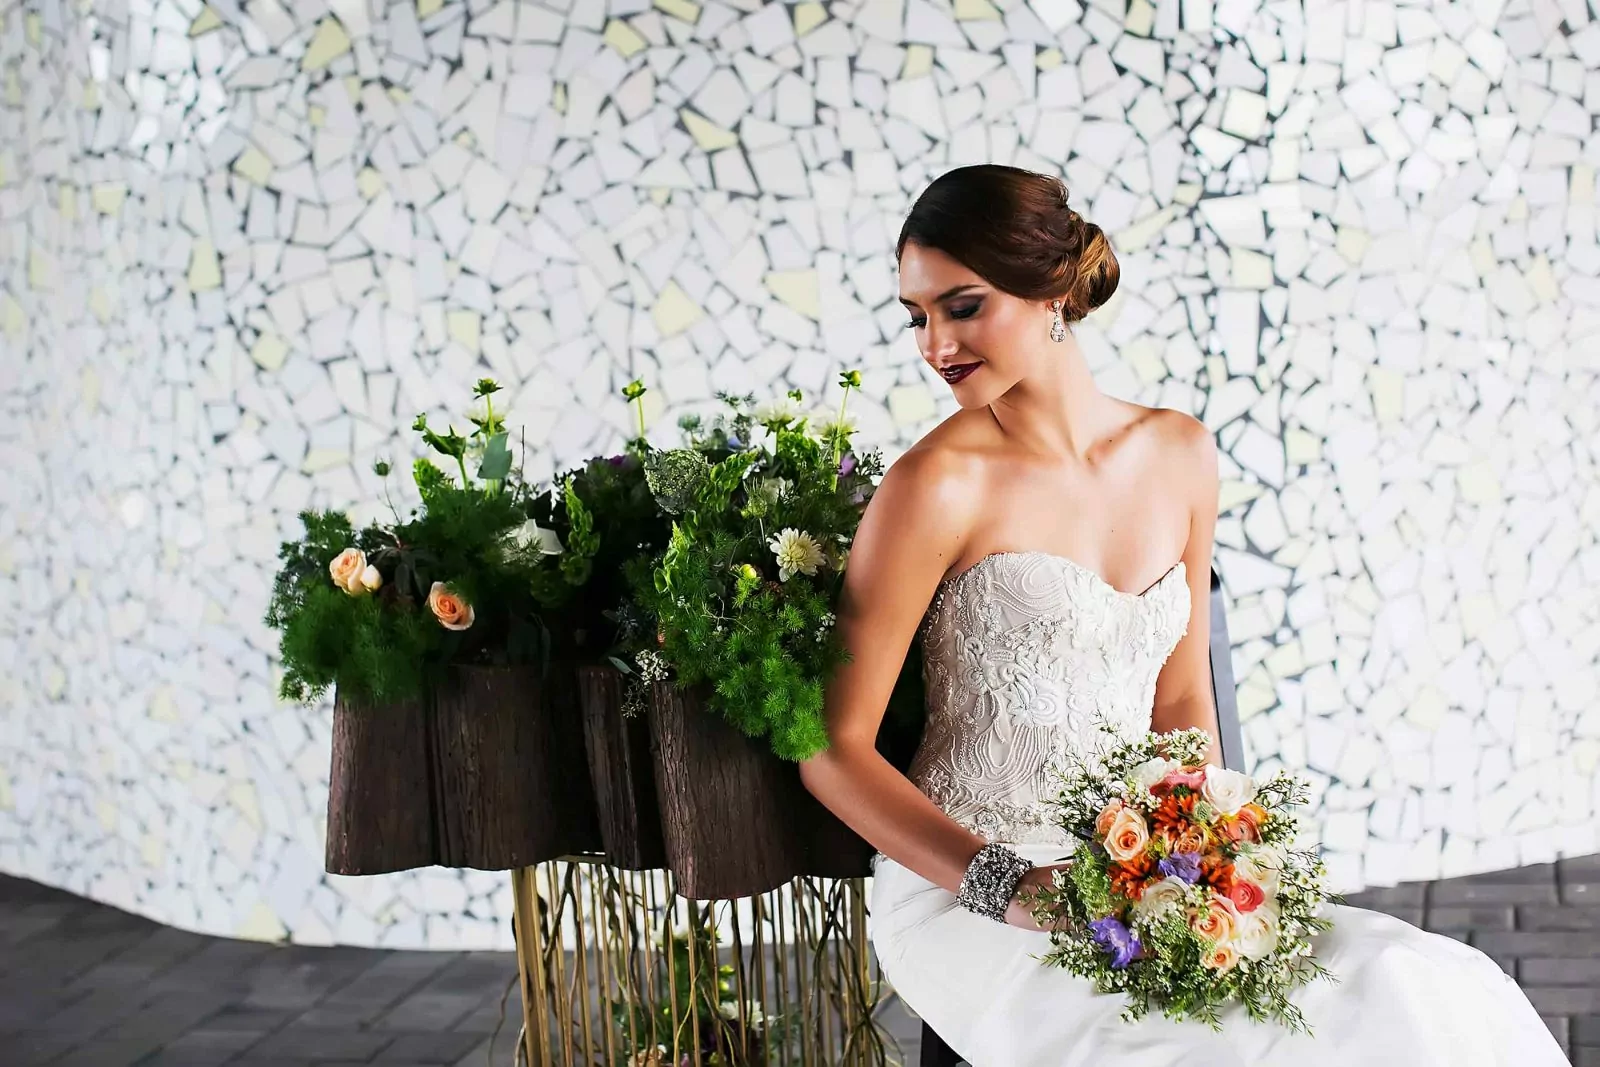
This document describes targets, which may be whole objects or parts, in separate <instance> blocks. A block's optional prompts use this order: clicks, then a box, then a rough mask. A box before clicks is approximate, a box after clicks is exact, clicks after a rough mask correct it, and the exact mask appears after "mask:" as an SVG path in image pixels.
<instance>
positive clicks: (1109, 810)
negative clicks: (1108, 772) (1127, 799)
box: [1094, 798, 1122, 839]
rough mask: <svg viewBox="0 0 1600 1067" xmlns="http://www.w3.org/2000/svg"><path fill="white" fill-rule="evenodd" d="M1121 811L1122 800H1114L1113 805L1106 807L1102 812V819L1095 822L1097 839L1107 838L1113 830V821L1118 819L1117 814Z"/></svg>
mask: <svg viewBox="0 0 1600 1067" xmlns="http://www.w3.org/2000/svg"><path fill="white" fill-rule="evenodd" d="M1121 810H1122V801H1121V800H1120V799H1115V798H1114V799H1113V800H1112V801H1111V803H1109V804H1107V805H1106V806H1105V809H1104V810H1103V811H1101V812H1100V817H1099V818H1097V819H1095V821H1094V832H1095V836H1096V837H1099V838H1102V839H1103V838H1104V837H1105V836H1106V834H1107V833H1108V832H1109V831H1110V830H1111V820H1113V819H1115V818H1116V817H1117V812H1119V811H1121Z"/></svg>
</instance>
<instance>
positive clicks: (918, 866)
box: [800, 449, 985, 893]
mask: <svg viewBox="0 0 1600 1067" xmlns="http://www.w3.org/2000/svg"><path fill="white" fill-rule="evenodd" d="M964 462H966V461H964V460H962V459H960V458H959V457H957V456H953V455H951V454H949V453H943V452H939V451H934V450H917V449H914V450H912V451H911V452H908V453H906V454H905V455H904V456H902V457H901V458H900V459H899V461H898V462H896V463H895V464H894V466H893V467H891V468H890V469H889V471H888V472H887V473H886V474H885V475H884V477H883V482H882V484H880V485H879V487H878V489H877V491H876V493H875V494H874V495H873V498H872V502H871V503H870V504H869V505H868V507H867V512H866V514H865V515H864V516H863V517H862V520H861V528H860V530H859V531H858V532H857V534H856V538H855V543H854V545H853V546H852V547H851V550H850V564H849V567H848V569H847V570H846V571H845V582H844V591H843V594H842V596H841V598H840V605H839V610H838V627H839V636H840V638H841V639H842V640H843V641H844V645H845V648H847V649H848V650H849V652H850V656H851V659H850V661H849V662H848V663H846V664H844V665H843V666H841V667H840V668H839V669H838V670H837V671H836V672H835V674H834V676H833V679H832V680H831V682H830V684H829V686H828V691H827V705H826V715H827V722H828V739H829V746H828V748H827V750H826V751H824V752H822V753H820V754H818V755H817V756H814V757H812V758H811V759H809V760H806V761H804V762H802V763H801V764H800V778H801V781H802V782H804V783H805V786H806V788H807V789H808V790H810V792H811V793H812V795H814V796H815V797H816V798H817V799H818V800H820V801H821V802H822V803H823V805H825V806H826V807H827V808H828V809H829V810H830V811H832V812H833V813H834V814H835V815H837V816H838V817H839V818H840V819H841V820H843V821H844V823H845V824H846V825H848V826H849V827H850V828H851V829H852V830H854V831H855V832H856V833H858V834H860V835H861V836H862V837H863V838H865V839H866V841H867V842H868V843H869V844H871V845H872V846H873V847H874V848H876V849H877V850H878V851H880V852H882V853H883V854H884V855H885V856H888V857H890V858H891V859H894V860H895V861H897V862H899V863H900V864H902V865H903V866H905V867H908V868H910V869H911V870H913V871H915V872H916V873H917V874H920V875H922V877H924V878H926V879H927V880H928V881H930V882H932V883H934V884H935V885H939V886H942V887H944V888H945V889H948V890H949V891H950V892H952V893H954V892H955V891H956V890H957V889H958V888H959V887H960V885H961V877H962V875H963V874H964V873H965V871H966V868H967V864H968V863H970V862H971V860H972V857H973V856H975V855H977V853H978V850H979V849H980V848H982V847H983V845H984V844H985V841H984V839H983V838H982V837H980V836H978V835H977V834H975V833H973V832H972V831H970V830H968V829H966V828H965V827H963V826H962V825H961V824H960V823H958V822H956V821H955V820H954V819H952V818H950V817H949V816H948V815H946V814H945V813H944V812H943V811H942V810H940V809H939V807H938V806H937V805H936V804H934V802H933V801H932V800H930V799H928V797H927V796H926V795H924V794H923V793H922V791H921V790H919V789H918V788H917V787H916V786H915V785H914V784H912V782H911V780H910V779H908V778H907V777H906V776H905V775H904V774H902V773H901V772H900V771H899V770H897V769H896V768H895V767H894V766H893V765H892V764H890V763H889V762H888V761H887V760H886V759H884V758H883V756H882V755H880V754H879V752H878V750H877V747H876V745H877V737H878V726H879V724H880V723H881V722H882V720H883V715H884V711H885V709H886V707H887V706H888V703H889V695H890V693H891V691H892V690H893V689H894V684H895V680H896V678H898V677H899V674H900V667H901V665H902V663H903V662H904V661H905V657H906V653H907V651H908V649H909V648H910V645H911V641H912V639H913V638H914V637H915V636H916V631H917V627H918V626H919V624H920V623H921V621H922V617H923V614H924V613H925V612H926V610H927V607H928V603H929V601H930V600H931V599H932V597H933V594H934V591H935V590H936V589H937V588H938V585H939V582H940V580H941V579H942V578H943V577H944V575H945V573H946V571H948V569H949V568H950V566H951V565H952V564H953V563H954V562H955V561H956V560H957V559H958V558H959V557H960V555H961V551H962V549H963V548H964V546H965V541H966V538H967V533H968V531H969V530H970V529H971V526H972V518H973V516H974V515H975V514H976V512H977V508H978V506H979V502H978V501H976V500H975V499H974V497H975V496H976V494H974V493H973V492H972V484H973V481H972V479H970V478H966V477H962V474H963V471H962V469H961V464H962V463H964Z"/></svg>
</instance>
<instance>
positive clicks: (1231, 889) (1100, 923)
mask: <svg viewBox="0 0 1600 1067" xmlns="http://www.w3.org/2000/svg"><path fill="white" fill-rule="evenodd" d="M1107 729H1108V731H1109V728H1107ZM1209 744H1210V738H1209V736H1208V735H1207V734H1206V732H1205V731H1204V730H1198V729H1196V730H1181V731H1176V732H1173V733H1167V734H1147V735H1145V736H1144V737H1141V738H1139V739H1137V740H1132V741H1128V740H1123V739H1116V740H1115V741H1113V743H1112V744H1110V745H1109V746H1107V751H1106V752H1105V753H1104V754H1092V753H1091V754H1084V755H1079V754H1068V755H1067V756H1066V757H1064V763H1063V764H1062V765H1061V766H1060V767H1059V768H1058V769H1059V770H1060V772H1061V774H1062V778H1063V784H1062V788H1061V790H1060V792H1059V794H1058V795H1057V797H1056V800H1055V803H1056V806H1057V809H1058V812H1059V817H1060V825H1061V826H1062V827H1063V828H1064V829H1066V830H1067V832H1069V833H1071V834H1072V835H1073V836H1075V837H1078V838H1080V839H1081V840H1082V842H1083V843H1082V844H1080V845H1078V847H1077V849H1076V851H1075V852H1074V854H1073V856H1072V860H1071V866H1070V869H1069V870H1067V871H1065V872H1063V871H1057V872H1056V876H1055V883H1054V885H1053V886H1051V887H1046V888H1042V889H1039V890H1036V891H1033V892H1032V893H1030V894H1029V896H1030V898H1031V900H1032V901H1033V902H1034V904H1033V908H1032V910H1033V914H1034V916H1035V917H1036V918H1037V919H1039V921H1040V922H1041V924H1047V925H1052V926H1054V930H1053V932H1052V933H1051V935H1050V941H1051V944H1052V946H1053V950H1052V951H1051V952H1050V954H1049V955H1047V956H1045V957H1042V959H1043V960H1044V962H1045V963H1047V964H1053V965H1056V966H1060V967H1065V968H1066V969H1067V970H1069V971H1071V972H1072V973H1073V974H1076V975H1079V976H1080V977H1084V978H1089V979H1092V980H1093V981H1094V983H1095V986H1096V988H1097V989H1099V990H1100V991H1101V992H1103V993H1112V992H1120V993H1125V994H1126V995H1127V997H1128V1006H1127V1008H1126V1009H1125V1010H1124V1013H1123V1017H1124V1018H1126V1019H1137V1018H1139V1017H1141V1016H1143V1015H1145V1014H1146V1013H1147V1012H1148V1011H1149V1010H1150V1008H1151V1006H1152V1005H1157V1006H1159V1007H1160V1008H1161V1009H1162V1012H1163V1014H1165V1015H1166V1016H1167V1017H1169V1018H1172V1019H1183V1018H1186V1017H1194V1018H1198V1019H1200V1020H1202V1021H1204V1022H1206V1023H1208V1024H1209V1025H1211V1026H1212V1027H1213V1028H1215V1029H1220V1028H1221V1016H1220V1009H1221V1008H1222V1007H1223V1006H1225V1005H1227V1004H1229V1003H1238V1004H1241V1005H1243V1007H1244V1009H1245V1011H1246V1012H1247V1013H1248V1014H1249V1016H1250V1017H1251V1018H1253V1019H1256V1020H1276V1021H1278V1022H1280V1023H1282V1024H1284V1025H1285V1026H1287V1027H1288V1028H1289V1029H1290V1030H1298V1031H1303V1032H1307V1033H1309V1027H1308V1026H1307V1025H1306V1023H1305V1019H1304V1016H1303V1015H1302V1014H1301V1012H1300V1009H1299V1008H1298V1007H1297V1006H1296V1005H1295V1004H1293V1003H1292V1002H1291V1001H1290V1000H1289V994H1290V992H1291V991H1292V990H1294V989H1295V988H1296V987H1298V986H1300V985H1302V984H1304V983H1306V982H1308V981H1310V980H1312V979H1313V978H1318V977H1322V978H1331V977H1332V975H1330V974H1329V972H1328V971H1327V970H1326V968H1324V967H1323V966H1322V964H1321V963H1319V962H1318V961H1317V960H1316V959H1315V958H1314V957H1313V955H1312V944H1311V941H1310V938H1311V936H1312V935H1314V934H1317V933H1320V932H1323V931H1325V930H1328V929H1330V928H1331V926H1332V924H1331V923H1330V922H1329V921H1328V920H1327V919H1324V918H1322V917H1320V915H1319V911H1320V909H1321V907H1322V905H1323V903H1324V902H1325V901H1326V900H1327V899H1328V894H1326V893H1325V892H1324V891H1323V889H1322V884H1321V883H1322V877H1323V867H1322V861H1321V860H1320V859H1319V858H1318V856H1317V854H1316V853H1315V852H1314V851H1306V850H1296V849H1295V848H1293V847H1292V842H1293V840H1294V837H1295V833H1296V822H1295V819H1294V816H1293V815H1292V814H1291V813H1290V810H1289V809H1290V808H1292V807H1294V806H1296V805H1300V804H1304V803H1305V799H1306V786H1305V784H1304V783H1303V782H1301V781H1299V780H1298V779H1296V778H1294V777H1293V776H1291V775H1290V774H1289V773H1288V772H1287V771H1280V772H1279V773H1278V774H1276V775H1274V776H1273V777H1272V778H1271V779H1269V780H1268V781H1266V782H1263V783H1259V784H1258V783H1257V782H1256V781H1255V780H1254V779H1253V778H1251V777H1250V776H1249V775H1246V774H1240V773H1238V772H1236V771H1229V770H1223V769H1222V768H1220V767H1214V766H1203V765H1202V760H1203V758H1204V754H1205V751H1206V748H1207V746H1208V745H1209Z"/></svg>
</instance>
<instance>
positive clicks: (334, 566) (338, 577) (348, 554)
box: [328, 548, 367, 596]
mask: <svg viewBox="0 0 1600 1067" xmlns="http://www.w3.org/2000/svg"><path fill="white" fill-rule="evenodd" d="M366 569H367V554H366V553H365V552H363V551H361V550H360V549H359V548H347V549H345V550H344V551H343V552H341V553H339V554H338V555H337V556H334V557H333V561H332V562H331V563H329V564H328V574H329V575H331V576H332V578H333V584H334V585H336V586H338V587H339V588H340V589H343V590H344V591H345V592H346V593H349V594H350V595H351V596H356V595H358V594H360V593H363V592H366V589H365V587H364V586H362V584H361V572H362V571H364V570H366Z"/></svg>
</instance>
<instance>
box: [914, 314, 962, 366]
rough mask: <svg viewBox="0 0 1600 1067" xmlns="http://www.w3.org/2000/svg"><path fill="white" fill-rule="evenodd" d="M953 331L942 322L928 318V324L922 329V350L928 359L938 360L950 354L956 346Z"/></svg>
mask: <svg viewBox="0 0 1600 1067" xmlns="http://www.w3.org/2000/svg"><path fill="white" fill-rule="evenodd" d="M957 347H958V346H957V344H956V338H955V333H954V331H952V330H947V329H945V328H944V325H943V324H942V323H937V322H934V321H933V320H932V319H929V320H928V325H927V326H926V327H924V328H923V331H922V351H923V353H924V354H925V355H926V357H927V358H928V359H930V360H935V361H936V360H939V359H941V358H943V357H945V356H948V355H951V354H952V353H954V352H955V350H956V348H957Z"/></svg>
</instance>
